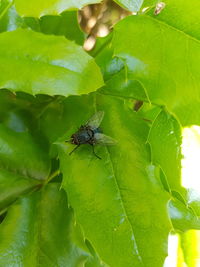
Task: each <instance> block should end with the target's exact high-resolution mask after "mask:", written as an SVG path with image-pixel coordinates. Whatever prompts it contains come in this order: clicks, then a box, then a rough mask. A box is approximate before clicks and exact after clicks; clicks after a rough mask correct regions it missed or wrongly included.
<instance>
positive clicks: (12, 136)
mask: <svg viewBox="0 0 200 267" xmlns="http://www.w3.org/2000/svg"><path fill="white" fill-rule="evenodd" d="M0 168H1V169H5V170H8V171H10V172H13V173H14V174H19V175H22V176H25V177H31V178H35V179H39V180H44V179H46V178H47V176H48V175H49V171H50V160H49V157H48V154H47V152H46V151H44V150H42V149H41V147H40V146H39V145H38V144H37V143H36V142H35V140H34V139H33V137H32V136H31V135H30V133H29V132H28V131H25V132H16V131H13V130H11V129H9V128H7V127H5V126H4V125H3V124H0Z"/></svg>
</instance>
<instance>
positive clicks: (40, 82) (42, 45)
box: [0, 29, 103, 96]
mask: <svg viewBox="0 0 200 267" xmlns="http://www.w3.org/2000/svg"><path fill="white" fill-rule="evenodd" d="M13 42H14V43H15V46H13ZM0 55H1V57H0V69H1V78H0V88H7V89H10V90H12V91H24V92H27V93H30V94H34V95H35V94H42V93H43V94H49V95H55V94H59V95H64V96H68V95H70V94H83V93H89V92H91V91H94V90H96V89H97V88H99V87H101V86H102V85H103V80H102V77H101V73H100V70H99V68H98V67H97V65H96V64H95V62H94V60H93V59H92V58H91V57H90V56H89V55H87V53H86V52H84V51H83V49H82V48H81V47H79V46H77V45H76V44H74V43H73V42H71V41H68V40H66V39H65V38H63V37H55V36H46V35H43V34H41V33H36V32H33V31H30V30H22V29H19V30H16V31H12V32H5V33H2V34H1V35H0Z"/></svg>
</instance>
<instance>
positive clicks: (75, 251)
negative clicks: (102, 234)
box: [0, 184, 87, 267]
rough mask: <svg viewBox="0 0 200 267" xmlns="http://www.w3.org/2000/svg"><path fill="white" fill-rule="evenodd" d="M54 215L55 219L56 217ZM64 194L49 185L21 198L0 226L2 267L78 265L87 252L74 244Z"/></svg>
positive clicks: (70, 219)
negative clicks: (12, 266)
mask: <svg viewBox="0 0 200 267" xmlns="http://www.w3.org/2000/svg"><path fill="white" fill-rule="evenodd" d="M55 214H56V216H55ZM74 231H75V228H74V218H73V212H72V210H71V209H70V208H68V207H67V199H66V195H65V192H64V191H63V190H62V191H60V190H59V185H57V184H50V185H48V186H47V187H45V188H43V189H42V191H40V192H35V193H34V194H31V195H29V196H27V197H23V198H21V199H20V200H19V201H18V202H16V203H15V204H14V205H13V206H12V207H11V208H10V209H9V212H8V215H7V216H6V218H5V219H4V221H3V223H2V224H1V225H0V238H1V244H0V264H1V265H2V266H11V265H13V264H14V265H18V266H21V265H25V266H27V265H28V266H37V265H40V266H47V265H48V266H52V267H53V266H72V267H73V266H74V267H75V266H78V265H79V264H83V263H84V262H85V261H86V257H87V253H86V252H84V251H83V250H82V249H80V248H79V247H78V246H77V245H76V242H75V241H76V239H75V236H74V234H75V233H74Z"/></svg>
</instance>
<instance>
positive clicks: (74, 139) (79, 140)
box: [66, 111, 116, 159]
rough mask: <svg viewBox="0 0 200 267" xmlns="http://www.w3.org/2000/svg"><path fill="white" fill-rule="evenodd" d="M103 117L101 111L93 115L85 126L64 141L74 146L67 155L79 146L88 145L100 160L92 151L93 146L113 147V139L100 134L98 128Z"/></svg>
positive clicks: (100, 131)
mask: <svg viewBox="0 0 200 267" xmlns="http://www.w3.org/2000/svg"><path fill="white" fill-rule="evenodd" d="M103 117H104V112H103V111H98V112H97V113H95V114H94V115H93V116H92V117H91V118H90V119H89V120H88V121H87V122H86V124H85V125H81V127H80V128H79V129H78V131H77V132H75V133H74V134H72V136H71V140H70V141H66V142H70V143H71V144H74V145H76V147H75V148H74V149H73V150H72V151H71V152H70V153H69V155H71V154H72V153H73V152H74V151H75V150H76V149H77V148H78V147H79V146H80V145H84V144H89V145H91V146H92V149H93V153H94V155H95V156H96V157H97V158H99V159H101V158H100V157H99V156H98V155H97V154H96V153H95V151H94V146H95V145H114V144H115V143H116V142H115V140H114V139H113V138H111V137H109V136H107V135H105V134H103V133H102V130H101V129H100V128H99V126H100V124H101V122H102V120H103Z"/></svg>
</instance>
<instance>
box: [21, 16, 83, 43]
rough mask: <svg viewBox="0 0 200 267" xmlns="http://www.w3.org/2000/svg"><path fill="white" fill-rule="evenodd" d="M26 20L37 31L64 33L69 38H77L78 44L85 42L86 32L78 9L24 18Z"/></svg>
mask: <svg viewBox="0 0 200 267" xmlns="http://www.w3.org/2000/svg"><path fill="white" fill-rule="evenodd" d="M24 22H25V23H26V25H27V26H29V27H30V28H31V29H33V30H35V31H38V32H42V33H45V34H54V35H63V36H65V37H66V38H67V39H69V40H75V41H76V43H77V44H80V45H82V44H83V41H84V33H83V32H82V31H81V29H80V25H79V23H78V14H77V11H67V12H63V13H62V14H60V15H59V16H43V17H41V18H40V19H37V18H24Z"/></svg>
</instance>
